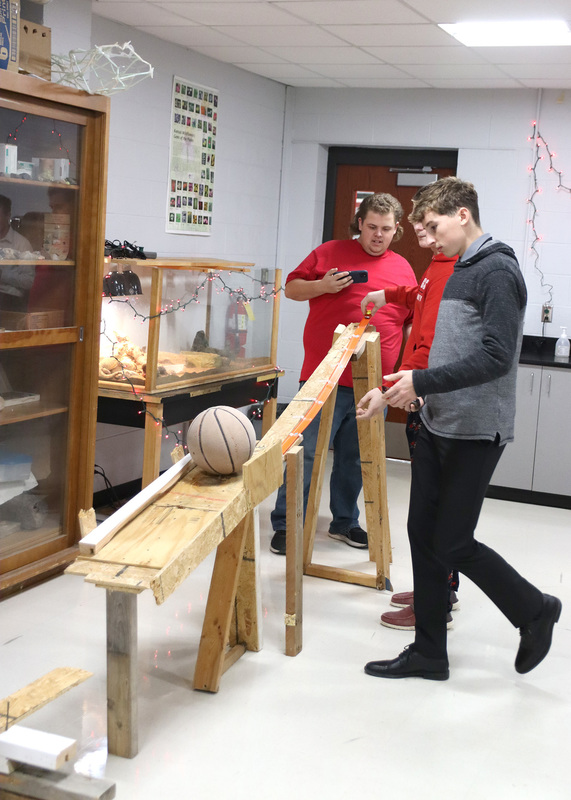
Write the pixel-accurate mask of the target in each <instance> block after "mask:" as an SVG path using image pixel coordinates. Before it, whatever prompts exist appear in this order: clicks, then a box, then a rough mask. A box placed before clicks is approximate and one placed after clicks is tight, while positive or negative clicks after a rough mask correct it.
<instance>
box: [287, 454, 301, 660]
mask: <svg viewBox="0 0 571 800" xmlns="http://www.w3.org/2000/svg"><path fill="white" fill-rule="evenodd" d="M286 468H287V487H286V488H287V491H286V603H285V614H286V615H285V624H286V636H285V652H286V656H296V655H297V654H298V653H299V652H300V651H301V648H302V645H303V638H302V632H303V592H302V578H303V447H298V446H294V447H291V448H290V449H289V451H288V453H287V456H286Z"/></svg>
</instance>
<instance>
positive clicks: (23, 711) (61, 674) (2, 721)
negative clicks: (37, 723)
mask: <svg viewBox="0 0 571 800" xmlns="http://www.w3.org/2000/svg"><path fill="white" fill-rule="evenodd" d="M92 675H93V673H92V672H88V671H87V670H85V669H74V668H73V667H57V669H53V670H52V671H51V672H48V673H47V674H46V675H43V676H42V677H41V678H38V679H37V680H35V681H33V682H32V683H29V684H28V685H27V686H24V687H23V688H22V689H18V691H17V692H14V693H13V694H10V695H8V696H7V697H4V698H3V699H2V700H0V729H1V730H6V729H7V728H9V727H10V726H11V725H14V724H15V723H16V722H20V721H21V720H23V719H25V718H26V717H29V716H30V714H33V713H34V711H37V710H38V709H40V708H42V707H43V706H45V705H46V704H47V703H51V701H52V700H55V699H56V697H59V696H60V695H62V694H64V693H65V692H67V691H69V689H72V688H73V687H74V686H78V685H79V684H80V683H83V681H86V680H87V679H88V678H91V676H92Z"/></svg>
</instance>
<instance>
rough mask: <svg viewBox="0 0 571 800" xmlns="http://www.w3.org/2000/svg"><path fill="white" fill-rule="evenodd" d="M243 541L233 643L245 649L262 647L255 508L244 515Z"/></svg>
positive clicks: (258, 549) (258, 555) (257, 525)
mask: <svg viewBox="0 0 571 800" xmlns="http://www.w3.org/2000/svg"><path fill="white" fill-rule="evenodd" d="M244 525H245V526H246V541H245V542H244V550H243V553H242V564H241V566H240V573H239V575H238V588H237V590H236V602H235V615H234V621H235V628H234V636H233V638H234V639H235V642H236V643H239V644H243V645H244V646H245V647H246V649H247V650H254V651H258V650H261V649H262V595H261V591H260V585H261V576H260V524H259V515H258V509H257V508H255V509H254V510H253V511H249V512H248V514H247V515H246V517H245V518H244Z"/></svg>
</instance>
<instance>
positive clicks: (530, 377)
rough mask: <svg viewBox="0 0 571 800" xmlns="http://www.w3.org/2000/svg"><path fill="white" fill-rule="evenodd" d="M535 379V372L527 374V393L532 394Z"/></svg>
mask: <svg viewBox="0 0 571 800" xmlns="http://www.w3.org/2000/svg"><path fill="white" fill-rule="evenodd" d="M534 381H535V372H532V373H531V375H530V376H529V393H530V394H533V382H534Z"/></svg>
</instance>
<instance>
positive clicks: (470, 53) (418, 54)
mask: <svg viewBox="0 0 571 800" xmlns="http://www.w3.org/2000/svg"><path fill="white" fill-rule="evenodd" d="M364 49H365V50H366V52H367V53H371V54H372V55H374V56H376V57H377V58H379V59H381V61H386V62H387V63H389V64H481V63H482V62H483V61H485V59H484V58H482V56H481V55H479V54H478V53H475V52H474V50H473V49H471V48H468V47H462V45H458V47H366V48H364Z"/></svg>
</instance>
